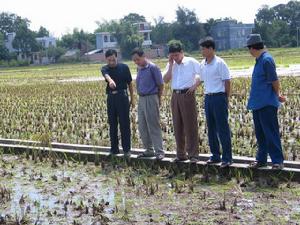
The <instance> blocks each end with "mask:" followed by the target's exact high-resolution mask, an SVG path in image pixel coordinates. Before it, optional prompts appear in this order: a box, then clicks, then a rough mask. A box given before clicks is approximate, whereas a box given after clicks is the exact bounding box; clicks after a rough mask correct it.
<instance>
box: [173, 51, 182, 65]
mask: <svg viewBox="0 0 300 225" xmlns="http://www.w3.org/2000/svg"><path fill="white" fill-rule="evenodd" d="M183 56H184V55H183V51H181V52H172V53H170V58H172V59H173V60H174V61H175V62H176V63H177V64H180V63H181V62H182V59H183Z"/></svg>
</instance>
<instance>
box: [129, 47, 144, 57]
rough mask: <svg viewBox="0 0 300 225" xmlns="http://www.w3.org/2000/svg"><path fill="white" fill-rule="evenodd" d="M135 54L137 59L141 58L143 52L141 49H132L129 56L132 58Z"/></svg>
mask: <svg viewBox="0 0 300 225" xmlns="http://www.w3.org/2000/svg"><path fill="white" fill-rule="evenodd" d="M135 54H137V55H138V56H139V57H142V56H144V55H145V52H144V50H143V49H141V48H134V49H133V50H132V52H131V56H133V55H135Z"/></svg>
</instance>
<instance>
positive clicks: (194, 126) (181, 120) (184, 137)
mask: <svg viewBox="0 0 300 225" xmlns="http://www.w3.org/2000/svg"><path fill="white" fill-rule="evenodd" d="M166 71H167V72H166V73H165V75H164V78H163V79H164V82H165V83H168V82H169V81H171V87H172V90H173V93H172V99H171V108H172V117H173V125H174V135H175V139H176V145H177V158H176V159H175V161H183V160H187V159H190V161H192V162H196V161H197V160H198V154H199V142H198V123H197V109H196V97H195V90H196V88H197V87H198V86H199V84H200V78H199V72H200V63H199V62H198V61H197V60H195V59H194V58H191V57H185V56H184V53H183V49H182V44H181V42H179V41H173V42H171V43H170V44H169V63H168V65H167V67H166ZM186 153H188V155H187V154H186Z"/></svg>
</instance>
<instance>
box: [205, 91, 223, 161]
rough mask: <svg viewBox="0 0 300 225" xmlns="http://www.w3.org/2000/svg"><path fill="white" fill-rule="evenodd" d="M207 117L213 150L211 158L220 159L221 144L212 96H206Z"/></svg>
mask: <svg viewBox="0 0 300 225" xmlns="http://www.w3.org/2000/svg"><path fill="white" fill-rule="evenodd" d="M204 104H205V117H206V123H207V130H208V143H209V147H210V151H211V154H212V156H211V160H214V161H220V160H221V159H220V158H221V157H220V155H221V154H220V145H219V140H218V136H217V129H216V121H215V115H214V112H213V110H212V109H213V108H212V106H213V101H212V96H205V103H204Z"/></svg>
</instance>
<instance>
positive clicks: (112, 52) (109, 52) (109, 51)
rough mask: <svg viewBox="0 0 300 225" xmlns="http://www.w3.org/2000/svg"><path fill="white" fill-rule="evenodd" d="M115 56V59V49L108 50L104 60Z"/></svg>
mask: <svg viewBox="0 0 300 225" xmlns="http://www.w3.org/2000/svg"><path fill="white" fill-rule="evenodd" d="M112 55H115V56H116V57H118V53H117V51H116V50H115V49H108V50H107V51H106V52H105V58H108V57H109V56H112Z"/></svg>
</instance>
